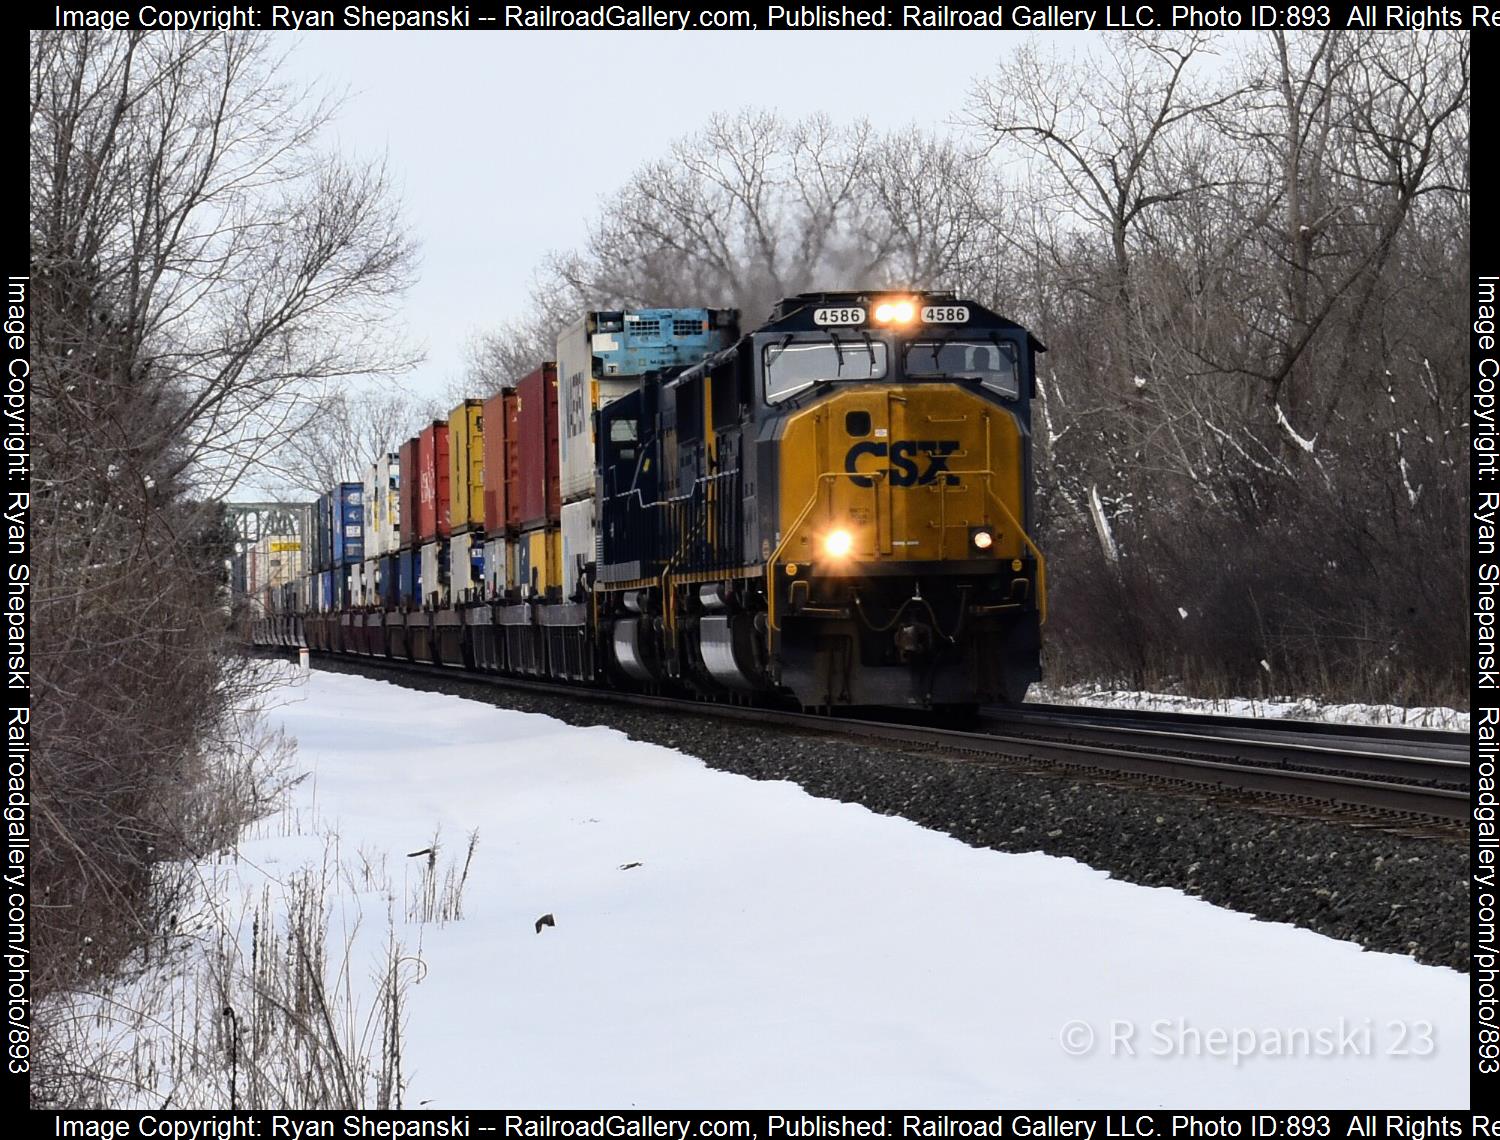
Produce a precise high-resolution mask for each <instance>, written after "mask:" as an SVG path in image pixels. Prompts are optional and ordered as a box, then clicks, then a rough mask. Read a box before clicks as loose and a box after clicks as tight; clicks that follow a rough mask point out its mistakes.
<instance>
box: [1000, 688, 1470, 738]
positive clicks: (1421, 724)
mask: <svg viewBox="0 0 1500 1140" xmlns="http://www.w3.org/2000/svg"><path fill="white" fill-rule="evenodd" d="M1026 699H1027V700H1029V701H1033V702H1035V703H1038V704H1058V705H1090V706H1094V707H1097V708H1110V709H1142V710H1144V711H1147V712H1171V713H1208V714H1211V715H1213V716H1256V717H1266V718H1268V719H1272V720H1320V721H1328V722H1330V723H1333V724H1393V725H1406V726H1407V727H1409V728H1439V729H1444V730H1447V731H1450V732H1468V731H1469V714H1468V713H1466V712H1460V711H1459V710H1457V709H1449V708H1404V707H1402V706H1401V705H1360V704H1349V705H1334V704H1322V703H1320V702H1318V701H1315V700H1313V699H1312V698H1311V697H1298V698H1293V697H1275V698H1271V699H1269V700H1262V699H1259V698H1255V697H1224V698H1212V697H1184V696H1178V695H1176V694H1173V693H1143V692H1130V691H1127V690H1122V689H1101V688H1096V687H1094V686H1092V685H1065V686H1062V687H1060V688H1056V689H1054V688H1051V687H1049V686H1045V685H1033V686H1032V687H1031V689H1030V690H1029V691H1028V692H1027V694H1026Z"/></svg>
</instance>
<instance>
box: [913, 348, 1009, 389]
mask: <svg viewBox="0 0 1500 1140" xmlns="http://www.w3.org/2000/svg"><path fill="white" fill-rule="evenodd" d="M1016 358H1017V352H1016V346H1015V344H1014V342H1012V341H1008V340H986V341H976V340H919V341H915V342H914V343H912V344H911V345H909V346H907V349H906V374H907V376H909V377H912V378H923V379H925V378H934V379H935V378H939V377H941V378H943V379H946V380H978V381H979V382H980V383H981V384H983V385H984V386H985V387H986V388H989V389H990V390H991V391H994V392H998V393H1000V395H1002V396H1004V397H1005V398H1006V399H1008V400H1015V399H1019V398H1020V395H1021V376H1020V368H1019V366H1018V365H1017V363H1016Z"/></svg>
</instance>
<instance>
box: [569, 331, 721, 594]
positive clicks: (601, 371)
mask: <svg viewBox="0 0 1500 1140" xmlns="http://www.w3.org/2000/svg"><path fill="white" fill-rule="evenodd" d="M738 332H739V330H738V327H737V324H736V321H735V314H734V313H733V311H730V310H719V309H639V310H636V311H634V312H594V313H587V314H585V315H584V317H583V318H582V319H581V320H580V321H578V322H577V323H576V324H573V325H571V326H569V327H568V328H566V329H564V330H563V331H562V333H561V334H560V335H559V336H558V338H557V368H558V380H559V389H560V391H559V398H560V402H561V407H562V417H563V422H562V427H561V432H560V435H559V438H558V469H559V489H560V493H561V501H562V506H561V512H560V522H561V525H562V543H561V558H562V564H561V566H560V568H559V571H558V578H559V581H560V584H561V587H562V594H563V596H564V597H565V598H573V597H577V598H579V599H581V597H582V593H583V589H584V587H583V580H584V571H585V569H586V567H587V566H588V565H589V564H591V563H593V562H594V561H595V558H596V533H597V527H598V520H597V519H596V517H595V504H594V491H595V488H594V479H595V472H596V462H597V460H596V449H595V446H594V412H596V411H597V410H598V409H599V408H601V407H603V406H604V405H605V404H608V403H610V402H611V401H613V400H616V399H618V398H619V397H621V396H623V395H625V394H627V393H629V392H632V391H634V390H635V389H636V388H637V387H639V385H640V377H641V375H642V374H643V373H646V372H652V371H656V370H658V369H662V368H681V367H686V366H689V365H693V364H697V363H698V362H699V361H701V360H703V359H704V358H705V357H707V356H710V355H712V354H713V353H715V352H717V351H719V350H720V349H722V348H727V347H728V346H729V345H731V344H733V343H734V341H735V339H736V337H737V336H738Z"/></svg>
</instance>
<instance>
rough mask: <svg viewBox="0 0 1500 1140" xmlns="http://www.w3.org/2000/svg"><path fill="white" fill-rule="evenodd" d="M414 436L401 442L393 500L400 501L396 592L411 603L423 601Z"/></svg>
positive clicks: (418, 477) (402, 600)
mask: <svg viewBox="0 0 1500 1140" xmlns="http://www.w3.org/2000/svg"><path fill="white" fill-rule="evenodd" d="M417 444H418V440H417V437H416V436H412V438H411V439H409V440H407V441H406V442H405V443H403V444H402V445H401V450H400V453H399V473H398V477H397V480H396V483H397V488H396V500H397V503H398V504H399V505H398V507H397V514H398V515H399V524H400V529H399V530H398V531H397V534H396V538H397V543H396V551H397V554H396V560H397V565H396V579H395V580H396V595H397V598H398V599H399V603H400V605H401V606H403V607H404V606H413V605H417V604H419V603H420V602H421V601H422V590H421V578H420V569H419V567H420V565H421V543H420V541H419V540H418V539H417V487H418V485H419V484H420V483H421V473H420V472H419V471H418V470H417Z"/></svg>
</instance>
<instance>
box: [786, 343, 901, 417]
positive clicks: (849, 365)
mask: <svg viewBox="0 0 1500 1140" xmlns="http://www.w3.org/2000/svg"><path fill="white" fill-rule="evenodd" d="M761 360H762V366H763V368H764V369H765V377H766V401H767V402H768V403H772V404H774V403H776V402H777V401H779V400H785V399H786V398H787V397H788V396H792V395H795V394H796V393H798V392H801V391H802V390H803V389H805V388H811V387H812V386H813V385H814V384H821V383H824V382H835V381H843V380H880V379H883V378H884V377H885V374H886V346H885V342H884V341H879V340H867V339H865V338H864V337H848V338H844V337H836V338H832V339H829V340H818V341H808V340H802V341H792V342H790V343H784V344H768V345H766V347H765V350H764V352H763V353H762V356H761Z"/></svg>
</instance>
